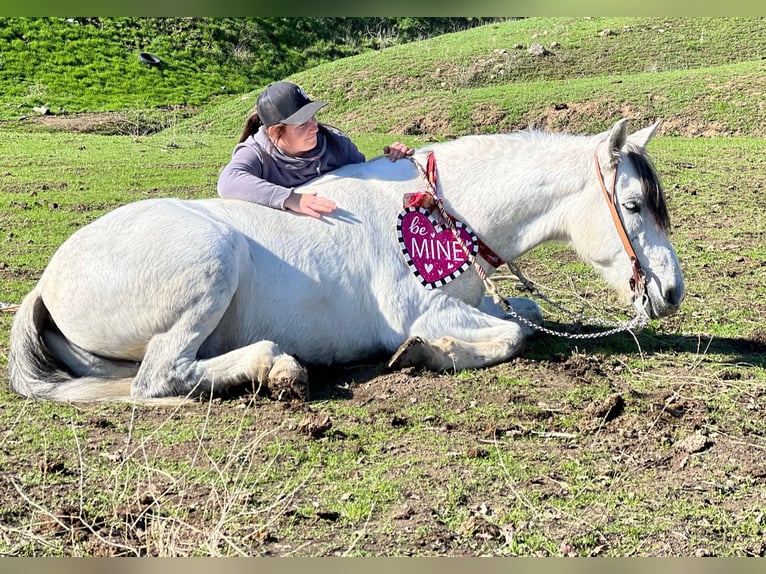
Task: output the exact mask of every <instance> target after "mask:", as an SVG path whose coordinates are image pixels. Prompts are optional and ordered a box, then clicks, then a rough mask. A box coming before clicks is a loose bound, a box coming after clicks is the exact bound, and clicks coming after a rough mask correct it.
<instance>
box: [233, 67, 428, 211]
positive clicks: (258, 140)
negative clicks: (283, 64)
mask: <svg viewBox="0 0 766 574" xmlns="http://www.w3.org/2000/svg"><path fill="white" fill-rule="evenodd" d="M326 105H327V102H316V101H312V100H311V99H310V98H309V97H308V96H307V95H306V93H305V92H304V91H303V90H302V89H301V88H300V87H298V86H297V85H295V84H293V83H291V82H277V83H275V84H271V85H269V86H267V87H266V88H265V89H264V90H263V91H262V92H261V93H260V95H259V96H258V101H257V102H256V109H255V111H254V112H253V113H252V114H250V116H249V117H248V118H247V121H246V122H245V128H244V130H243V132H242V137H241V138H240V140H239V143H238V144H237V146H236V147H235V148H234V151H233V152H232V157H231V161H230V162H229V163H228V164H227V165H226V167H224V168H223V170H222V171H221V174H220V176H219V178H218V194H219V195H220V196H221V197H226V198H234V199H244V200H246V201H253V202H256V203H261V204H263V205H268V206H270V207H274V208H278V209H287V210H290V211H294V212H296V213H301V214H303V215H309V216H311V217H316V218H318V217H321V216H322V215H323V214H326V213H331V212H332V211H333V210H334V209H335V207H336V206H335V202H334V201H332V200H331V199H328V198H326V197H319V196H317V194H316V193H299V192H296V191H295V187H297V186H299V185H302V184H304V183H306V182H308V181H310V180H312V179H314V178H315V177H318V176H319V175H321V174H323V173H326V172H328V171H331V170H333V169H337V168H339V167H341V166H344V165H346V164H349V163H361V162H363V161H365V157H364V155H363V154H362V153H361V152H360V151H359V149H358V148H357V147H356V145H354V143H353V142H352V141H351V140H350V139H349V138H348V137H347V136H346V135H344V134H343V133H342V132H341V131H340V130H338V129H336V128H334V127H332V126H329V125H325V124H321V123H319V122H318V121H317V120H316V118H315V117H314V114H316V112H317V111H318V110H320V109H321V108H323V107H324V106H326ZM383 151H384V153H385V154H387V155H388V157H389V159H390V160H391V161H396V160H397V159H400V158H402V157H405V156H407V155H412V154H413V152H414V150H413V149H412V148H410V147H408V146H406V145H405V144H402V143H399V142H395V143H393V144H391V145H390V146H385V147H384V148H383Z"/></svg>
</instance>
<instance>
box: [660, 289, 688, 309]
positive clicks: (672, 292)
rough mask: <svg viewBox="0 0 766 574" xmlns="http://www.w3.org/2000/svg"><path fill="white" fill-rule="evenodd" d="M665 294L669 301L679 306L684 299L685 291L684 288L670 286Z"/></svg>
mask: <svg viewBox="0 0 766 574" xmlns="http://www.w3.org/2000/svg"><path fill="white" fill-rule="evenodd" d="M663 296H664V299H665V301H666V302H667V303H669V304H671V305H673V307H679V306H680V305H681V301H683V299H684V291H683V289H676V288H675V287H670V288H669V289H666V290H665V293H664V294H663Z"/></svg>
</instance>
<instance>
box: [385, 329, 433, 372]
mask: <svg viewBox="0 0 766 574" xmlns="http://www.w3.org/2000/svg"><path fill="white" fill-rule="evenodd" d="M426 347H427V343H426V342H425V340H424V339H421V338H420V337H410V338H409V339H407V340H406V341H405V342H404V343H402V344H401V346H400V347H399V348H398V349H397V350H396V353H394V356H393V357H391V360H390V361H388V368H389V369H394V370H398V369H405V368H407V367H420V366H423V365H425V364H426Z"/></svg>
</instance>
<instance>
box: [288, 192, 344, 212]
mask: <svg viewBox="0 0 766 574" xmlns="http://www.w3.org/2000/svg"><path fill="white" fill-rule="evenodd" d="M284 208H285V209H289V210H290V211H294V212H296V213H301V214H303V215H308V216H309V217H314V218H316V219H319V218H320V217H322V215H323V214H325V213H332V212H333V210H334V209H335V202H334V201H333V200H332V199H327V198H326V197H319V196H318V195H317V194H316V193H296V192H294V191H293V192H290V195H288V196H287V199H285V203H284Z"/></svg>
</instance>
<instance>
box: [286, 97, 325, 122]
mask: <svg viewBox="0 0 766 574" xmlns="http://www.w3.org/2000/svg"><path fill="white" fill-rule="evenodd" d="M326 105H327V102H310V103H308V104H306V105H305V106H303V107H302V108H301V109H300V110H298V111H297V112H295V113H294V114H293V115H291V116H289V117H287V118H285V119H283V120H282V121H281V122H279V123H280V124H290V125H293V126H299V125H301V124H305V123H306V122H307V121H309V120H310V119H311V118H312V116H313V115H314V114H315V113H317V112H318V111H319V110H321V109H322V108H323V107H325V106H326Z"/></svg>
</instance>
